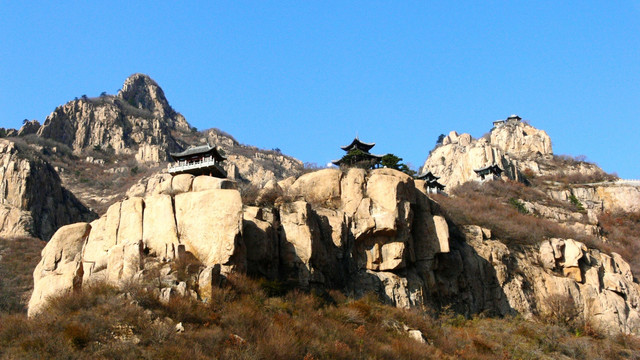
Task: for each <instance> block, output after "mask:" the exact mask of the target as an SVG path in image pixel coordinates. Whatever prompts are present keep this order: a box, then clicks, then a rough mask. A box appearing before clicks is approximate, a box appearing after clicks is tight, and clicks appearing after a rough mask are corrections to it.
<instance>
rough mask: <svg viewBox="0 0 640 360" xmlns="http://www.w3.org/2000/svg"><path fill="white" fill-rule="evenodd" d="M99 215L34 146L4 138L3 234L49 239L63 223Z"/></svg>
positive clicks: (0, 172)
mask: <svg viewBox="0 0 640 360" xmlns="http://www.w3.org/2000/svg"><path fill="white" fill-rule="evenodd" d="M95 217H96V215H95V214H94V213H93V212H92V211H91V210H89V209H87V208H86V207H85V206H84V205H83V204H82V203H81V202H80V201H78V199H76V197H75V196H74V195H73V194H72V193H71V192H69V191H68V190H67V189H65V188H64V187H63V186H62V184H61V182H60V178H59V177H58V174H57V173H56V171H55V170H54V169H53V167H51V165H49V163H47V162H46V161H44V160H42V159H41V158H40V156H39V155H38V154H37V153H36V152H35V151H34V150H33V149H30V148H29V147H28V146H26V145H22V144H16V143H15V142H12V141H8V140H4V139H0V236H23V235H32V236H37V237H40V238H42V239H44V240H48V239H49V238H51V236H52V235H53V233H54V232H55V231H56V229H58V228H59V227H60V226H63V225H66V224H69V223H73V222H77V221H90V220H92V219H94V218H95Z"/></svg>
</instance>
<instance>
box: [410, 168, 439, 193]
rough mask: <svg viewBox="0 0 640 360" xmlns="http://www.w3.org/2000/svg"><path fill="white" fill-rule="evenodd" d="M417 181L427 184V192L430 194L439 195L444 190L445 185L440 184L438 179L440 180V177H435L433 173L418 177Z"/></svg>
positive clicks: (429, 172)
mask: <svg viewBox="0 0 640 360" xmlns="http://www.w3.org/2000/svg"><path fill="white" fill-rule="evenodd" d="M416 179H419V180H424V182H425V183H426V184H427V192H428V193H429V194H437V193H440V192H442V191H443V190H444V185H442V184H440V183H439V182H438V179H440V177H439V176H435V175H433V173H432V172H431V171H428V172H426V173H424V174H422V175H418V176H416Z"/></svg>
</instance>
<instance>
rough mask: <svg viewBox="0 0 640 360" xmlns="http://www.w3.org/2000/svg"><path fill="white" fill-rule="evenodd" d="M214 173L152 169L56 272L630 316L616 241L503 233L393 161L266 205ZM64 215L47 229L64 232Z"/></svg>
mask: <svg viewBox="0 0 640 360" xmlns="http://www.w3.org/2000/svg"><path fill="white" fill-rule="evenodd" d="M458 138H459V139H460V138H462V139H464V136H462V135H460V136H458ZM219 183H220V182H219V181H217V180H214V179H206V178H201V179H200V180H198V178H196V179H195V180H194V179H192V178H190V177H184V176H183V177H181V178H178V177H174V178H173V179H163V180H162V181H155V182H153V184H155V185H152V186H151V188H152V189H155V190H153V192H154V193H153V194H147V195H145V197H131V198H129V199H127V200H125V201H123V202H121V203H117V204H114V205H113V206H112V207H111V208H109V210H108V211H107V214H106V215H105V216H103V217H102V218H100V219H98V220H96V221H94V222H93V223H92V230H91V231H90V232H89V233H88V234H86V235H85V234H82V235H83V236H80V234H79V233H80V231H79V232H78V234H77V235H73V236H70V237H69V238H70V239H75V240H73V241H72V243H73V244H75V245H73V249H72V251H71V252H70V254H71V253H73V254H74V255H73V256H71V255H69V256H67V258H68V259H70V260H69V261H67V262H66V263H69V264H70V265H68V267H69V268H70V269H71V268H73V270H69V271H66V270H65V274H67V273H69V274H72V275H73V276H72V278H73V282H72V285H73V286H71V285H69V281H66V282H65V284H66V285H65V286H66V287H65V288H66V289H72V288H77V287H78V286H81V285H82V284H85V283H88V282H90V281H94V280H101V279H102V280H106V281H109V282H112V283H114V284H117V285H119V284H124V283H126V282H128V281H142V279H143V278H144V276H145V274H149V273H155V274H159V275H155V276H157V278H154V279H156V280H154V281H157V282H158V283H159V284H160V286H159V287H161V288H160V289H158V290H157V291H158V296H160V298H161V299H164V300H163V301H169V300H170V299H171V298H172V297H174V296H194V297H198V298H200V299H202V300H204V301H207V299H209V298H210V297H211V292H212V289H213V287H215V286H219V285H220V284H221V283H222V282H224V278H225V276H227V275H228V274H229V273H230V272H234V271H240V272H244V271H246V272H248V273H249V274H252V275H258V276H263V277H265V278H267V279H270V280H278V281H280V282H283V283H286V284H288V285H291V286H296V287H300V288H304V289H311V288H323V289H326V288H337V289H341V290H343V291H345V292H347V293H349V294H352V295H354V296H361V295H364V294H366V293H369V292H375V293H377V294H378V295H379V296H380V298H381V299H383V300H384V301H386V302H388V303H389V304H393V305H396V306H399V307H419V306H423V305H428V306H432V307H435V308H442V307H444V306H449V307H450V308H451V309H453V310H455V311H456V312H458V313H461V314H464V315H467V316H471V315H473V314H478V313H486V314H492V315H499V316H504V315H509V314H521V315H522V316H524V317H526V318H532V317H535V316H538V315H542V314H545V312H548V311H550V309H551V308H552V306H551V305H550V304H551V303H552V300H554V299H562V300H563V301H568V302H572V303H574V304H575V306H576V307H577V308H579V309H580V310H581V314H583V316H584V318H585V320H589V321H590V322H591V323H592V324H593V326H597V327H598V328H600V329H602V331H605V332H610V333H615V332H626V333H635V332H637V331H638V329H640V312H639V310H640V309H639V308H638V307H639V306H640V301H639V300H640V298H639V294H640V293H639V290H640V288H639V285H638V283H637V282H635V281H634V279H633V274H632V273H631V268H630V266H629V265H628V264H627V263H626V262H625V261H624V260H623V259H622V258H621V257H620V256H619V255H617V254H611V255H607V254H604V253H601V252H599V251H596V250H593V249H589V248H587V247H586V246H585V245H584V244H582V243H580V242H578V241H575V240H572V239H557V238H554V239H541V241H540V244H539V245H528V246H520V247H516V248H510V247H507V245H505V244H504V243H503V242H501V241H500V239H496V238H494V237H493V235H492V231H491V230H489V229H486V228H482V227H480V226H475V225H466V226H458V225H455V224H452V223H451V222H450V221H448V220H447V217H446V214H445V212H444V210H443V209H442V208H441V207H440V205H439V204H438V203H437V202H435V201H433V200H432V199H431V198H429V197H428V196H427V194H426V193H425V189H424V186H422V185H423V184H421V183H419V182H415V181H414V180H413V179H412V178H411V177H409V176H407V175H405V174H403V173H400V172H398V171H395V170H389V169H377V170H370V171H364V170H358V169H351V170H349V171H346V172H343V171H339V170H335V169H328V170H321V171H317V172H315V173H312V174H307V175H304V176H302V177H300V178H298V179H293V180H292V181H290V182H289V183H288V184H284V183H283V186H282V187H281V186H280V185H279V184H275V183H272V184H271V185H270V186H276V185H277V186H278V187H279V188H280V190H281V191H282V196H281V197H280V198H279V199H278V200H276V201H275V204H274V205H273V206H263V207H259V206H247V205H243V204H242V203H241V200H240V199H241V198H240V193H239V191H238V190H236V189H233V188H231V189H220V188H217V187H218V185H217V184H219ZM149 184H151V182H149ZM162 184H164V185H162ZM194 184H198V185H197V186H196V185H194ZM212 184H213V185H212ZM174 185H175V188H174ZM211 187H214V189H211ZM147 188H149V185H147ZM178 189H179V191H177V190H178ZM86 226H88V225H86ZM63 229H65V228H63ZM63 229H61V230H60V235H58V233H56V237H55V239H61V238H63V237H65V236H67V235H64V234H65V232H66V231H67V230H63ZM140 229H141V230H140ZM80 238H81V239H80ZM79 239H80V240H79ZM70 241H71V240H70ZM59 244H61V243H60V240H56V242H52V243H50V244H49V245H48V246H47V248H45V251H44V252H43V256H45V257H46V259H50V255H48V254H50V253H52V252H55V251H58V250H56V249H58V248H59ZM74 249H75V250H74ZM78 254H79V255H78ZM47 261H49V260H46V261H45V260H44V258H43V262H42V264H45V263H46V262H47ZM174 262H175V263H174ZM176 263H177V264H187V266H186V267H185V268H184V269H183V270H182V271H183V272H184V274H186V275H184V274H183V275H181V276H191V278H190V279H191V280H188V279H187V280H184V279H178V278H177V276H178V275H176V272H175V271H174V269H175V267H174V265H171V264H176ZM43 266H44V265H43ZM38 271H40V272H38V274H40V273H41V272H42V271H41V270H38ZM69 276H71V275H69ZM54 279H56V278H55V277H47V276H39V277H37V278H36V283H37V284H36V287H37V288H38V289H43V288H46V287H47V283H48V282H49V281H52V283H53V284H54V285H53V287H58V285H56V284H57V283H56V282H55V281H54ZM78 284H79V285H78ZM154 284H155V283H154ZM194 284H197V286H195V285H194ZM39 291H40V292H39V293H44V292H43V291H42V290H39ZM38 296H39V298H43V297H42V296H41V295H38ZM34 309H36V307H34Z"/></svg>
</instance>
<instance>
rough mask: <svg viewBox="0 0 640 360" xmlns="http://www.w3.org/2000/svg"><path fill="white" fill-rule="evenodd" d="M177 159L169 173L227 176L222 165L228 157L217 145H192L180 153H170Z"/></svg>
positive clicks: (170, 167)
mask: <svg viewBox="0 0 640 360" xmlns="http://www.w3.org/2000/svg"><path fill="white" fill-rule="evenodd" d="M169 155H170V156H171V158H172V159H173V160H174V161H175V162H174V163H173V164H171V165H170V166H169V174H171V175H178V174H192V175H196V176H198V175H209V176H214V177H219V178H226V177H227V172H226V171H225V170H224V168H223V167H222V162H223V161H225V160H226V159H227V158H225V157H224V156H222V155H221V154H220V152H219V151H218V149H217V147H215V146H210V145H209V144H206V145H201V146H192V147H190V148H188V149H187V150H185V151H183V152H179V153H169Z"/></svg>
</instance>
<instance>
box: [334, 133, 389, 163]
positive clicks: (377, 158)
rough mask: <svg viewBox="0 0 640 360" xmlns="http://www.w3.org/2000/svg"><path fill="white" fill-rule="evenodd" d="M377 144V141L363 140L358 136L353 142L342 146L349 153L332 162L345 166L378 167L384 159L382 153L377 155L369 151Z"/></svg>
mask: <svg viewBox="0 0 640 360" xmlns="http://www.w3.org/2000/svg"><path fill="white" fill-rule="evenodd" d="M375 145H376V144H375V143H366V142H362V141H360V139H358V137H357V136H356V137H355V139H353V141H352V142H351V144H349V145H345V146H341V147H340V148H341V149H342V150H344V151H346V153H347V154H346V155H345V156H343V157H342V158H341V159H340V160H334V161H332V162H331V163H332V164H334V165H336V166H345V167H362V168H367V169H369V168H374V169H375V168H378V167H380V162H381V161H382V155H375V154H371V153H370V152H369V150H371V148H373V147H374V146H375Z"/></svg>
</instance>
